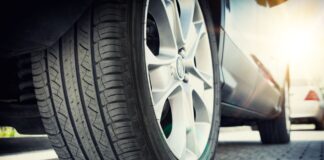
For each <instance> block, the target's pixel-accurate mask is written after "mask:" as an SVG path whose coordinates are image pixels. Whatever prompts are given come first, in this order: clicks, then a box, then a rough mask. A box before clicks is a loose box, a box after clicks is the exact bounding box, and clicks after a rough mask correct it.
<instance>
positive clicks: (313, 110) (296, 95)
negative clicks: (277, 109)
mask: <svg viewBox="0 0 324 160" xmlns="http://www.w3.org/2000/svg"><path fill="white" fill-rule="evenodd" d="M290 103H291V104H290V107H291V112H290V113H291V114H290V117H291V121H292V123H294V124H312V123H313V124H315V126H316V127H315V129H316V130H323V129H324V99H323V97H322V94H321V92H320V89H319V87H317V86H316V85H313V84H311V83H310V82H308V81H307V80H305V79H295V80H292V83H291V86H290Z"/></svg>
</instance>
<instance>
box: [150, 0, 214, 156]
mask: <svg viewBox="0 0 324 160" xmlns="http://www.w3.org/2000/svg"><path fill="white" fill-rule="evenodd" d="M147 6H148V8H147V13H148V15H147V19H146V27H145V29H146V31H145V36H144V37H145V60H146V67H147V73H148V74H147V75H148V77H147V78H148V83H149V84H150V93H151V99H152V104H153V109H154V112H155V116H156V119H157V122H158V124H159V125H160V130H161V133H162V135H163V137H164V139H165V141H166V143H167V145H168V147H169V148H170V150H171V151H172V153H173V154H174V155H175V156H176V157H177V158H178V159H198V158H199V157H200V156H201V155H202V153H203V151H204V149H205V147H206V145H207V142H208V138H209V134H210V130H211V126H212V119H213V117H212V115H213V111H214V109H213V108H214V75H213V64H212V55H211V48H210V45H209V39H208V34H207V30H206V25H205V22H204V17H203V14H202V11H201V9H200V6H199V3H198V1H196V0H187V1H179V2H178V1H173V0H156V1H152V2H151V3H150V2H148V5H147Z"/></svg>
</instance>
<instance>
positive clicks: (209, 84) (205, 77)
mask: <svg viewBox="0 0 324 160" xmlns="http://www.w3.org/2000/svg"><path fill="white" fill-rule="evenodd" d="M188 71H189V72H190V73H191V74H192V75H193V76H195V77H197V78H199V79H200V80H201V81H203V82H204V88H205V89H211V88H213V76H212V75H210V74H207V73H204V72H202V71H199V70H198V68H196V67H190V68H189V69H188Z"/></svg>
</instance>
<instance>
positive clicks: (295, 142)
mask: <svg viewBox="0 0 324 160" xmlns="http://www.w3.org/2000/svg"><path fill="white" fill-rule="evenodd" d="M291 138H292V142H291V143H290V144H286V145H262V144H261V143H260V137H259V133H258V132H256V131H251V130H250V129H249V128H248V127H238V128H222V129H221V133H220V137H219V148H218V156H217V159H219V160H324V131H322V132H317V131H313V130H307V129H306V130H304V129H303V130H297V131H293V132H292V135H291ZM20 159H23V160H56V159H57V156H56V154H55V152H54V151H53V150H52V149H51V146H50V144H49V142H48V141H47V138H46V137H31V138H18V139H17V138H16V139H0V160H20Z"/></svg>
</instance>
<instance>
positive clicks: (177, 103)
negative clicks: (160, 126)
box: [167, 86, 188, 158]
mask: <svg viewBox="0 0 324 160" xmlns="http://www.w3.org/2000/svg"><path fill="white" fill-rule="evenodd" d="M169 102H170V105H171V111H172V131H171V134H170V136H169V137H168V138H167V143H168V144H169V146H170V149H171V150H172V152H173V153H174V154H175V156H176V157H177V158H180V157H181V156H182V155H183V154H184V153H185V152H186V144H187V136H186V133H187V128H186V123H187V122H186V119H187V114H184V115H183V113H186V108H187V105H188V102H187V99H186V93H185V91H184V88H183V87H182V86H181V87H179V90H178V92H175V93H174V94H172V96H170V97H169ZM180 115H183V116H180Z"/></svg>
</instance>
